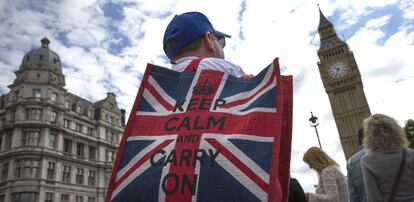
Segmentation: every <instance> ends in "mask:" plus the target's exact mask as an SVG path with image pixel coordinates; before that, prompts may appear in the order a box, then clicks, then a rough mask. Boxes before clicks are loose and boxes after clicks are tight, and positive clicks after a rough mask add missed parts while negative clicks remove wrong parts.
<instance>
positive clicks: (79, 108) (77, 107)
mask: <svg viewBox="0 0 414 202" xmlns="http://www.w3.org/2000/svg"><path fill="white" fill-rule="evenodd" d="M76 112H77V113H82V106H80V105H76Z"/></svg>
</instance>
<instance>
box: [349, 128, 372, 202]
mask: <svg viewBox="0 0 414 202" xmlns="http://www.w3.org/2000/svg"><path fill="white" fill-rule="evenodd" d="M363 138H364V133H363V130H362V128H361V129H359V131H358V143H359V147H360V150H359V151H358V152H357V153H356V154H354V155H353V156H352V157H351V158H349V160H348V162H347V166H346V169H347V171H348V186H349V194H350V197H349V198H350V200H351V202H360V201H361V202H365V201H367V197H366V194H365V189H364V181H363V179H362V172H361V158H362V157H363V156H364V155H365V153H366V151H365V149H363V148H362V139H363Z"/></svg>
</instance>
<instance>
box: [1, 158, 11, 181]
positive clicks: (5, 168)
mask: <svg viewBox="0 0 414 202" xmlns="http://www.w3.org/2000/svg"><path fill="white" fill-rule="evenodd" d="M8 175H9V163H3V166H2V170H1V181H2V182H4V181H6V180H7V176H8Z"/></svg>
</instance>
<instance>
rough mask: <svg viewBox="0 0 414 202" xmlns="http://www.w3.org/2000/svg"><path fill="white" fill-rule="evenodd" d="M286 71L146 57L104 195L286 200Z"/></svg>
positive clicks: (114, 198) (116, 201) (119, 199)
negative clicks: (194, 66) (177, 66)
mask: <svg viewBox="0 0 414 202" xmlns="http://www.w3.org/2000/svg"><path fill="white" fill-rule="evenodd" d="M291 126H292V78H291V77H285V76H280V70H279V64H278V60H277V59H276V60H275V61H274V62H273V63H272V64H270V65H269V66H268V67H267V68H265V69H264V70H263V71H261V72H260V73H259V74H258V75H257V76H255V77H253V78H249V79H243V78H236V77H234V76H231V75H229V74H227V73H223V72H220V71H214V70H197V71H195V72H176V71H172V70H170V69H166V68H163V67H159V66H155V65H151V64H148V66H147V70H146V72H145V75H144V78H143V81H142V83H141V86H140V89H139V91H138V95H137V97H136V100H135V103H134V106H133V108H132V112H131V114H130V117H129V120H128V124H127V126H126V129H125V132H124V135H123V137H122V141H121V144H120V147H119V150H118V153H117V157H116V161H115V165H114V167H113V169H112V177H111V180H110V184H109V188H108V193H107V196H106V201H107V202H109V201H111V202H124V201H287V193H288V181H289V168H290V167H289V165H290V151H291Z"/></svg>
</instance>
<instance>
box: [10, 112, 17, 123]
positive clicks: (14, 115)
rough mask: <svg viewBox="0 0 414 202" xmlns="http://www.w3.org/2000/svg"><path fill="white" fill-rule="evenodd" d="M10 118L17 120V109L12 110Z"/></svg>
mask: <svg viewBox="0 0 414 202" xmlns="http://www.w3.org/2000/svg"><path fill="white" fill-rule="evenodd" d="M10 120H11V121H15V120H16V110H13V111H11V112H10Z"/></svg>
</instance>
